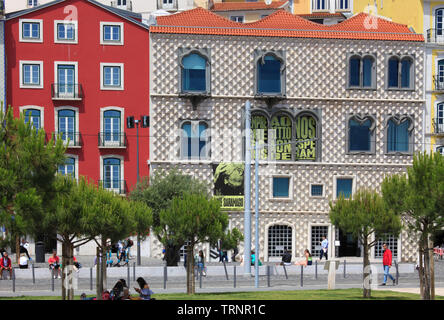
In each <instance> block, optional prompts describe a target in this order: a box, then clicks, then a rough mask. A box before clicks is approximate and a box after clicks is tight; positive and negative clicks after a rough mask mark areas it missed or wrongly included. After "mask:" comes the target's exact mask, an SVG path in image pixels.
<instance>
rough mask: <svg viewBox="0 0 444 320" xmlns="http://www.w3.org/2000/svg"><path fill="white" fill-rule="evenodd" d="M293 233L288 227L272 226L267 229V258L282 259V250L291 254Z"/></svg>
mask: <svg viewBox="0 0 444 320" xmlns="http://www.w3.org/2000/svg"><path fill="white" fill-rule="evenodd" d="M292 249H293V232H292V229H291V227H290V226H287V225H274V226H271V227H269V228H268V257H282V255H283V254H284V250H287V251H289V252H292Z"/></svg>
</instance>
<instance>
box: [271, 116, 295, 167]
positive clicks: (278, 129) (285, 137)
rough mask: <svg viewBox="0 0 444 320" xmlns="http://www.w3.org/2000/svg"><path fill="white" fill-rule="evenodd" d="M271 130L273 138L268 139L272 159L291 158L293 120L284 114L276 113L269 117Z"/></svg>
mask: <svg viewBox="0 0 444 320" xmlns="http://www.w3.org/2000/svg"><path fill="white" fill-rule="evenodd" d="M271 132H272V134H273V138H274V139H271V137H270V139H269V141H270V144H271V145H275V147H273V146H271V147H270V150H273V151H274V152H273V153H274V157H272V160H284V161H291V160H292V151H291V140H292V136H293V122H292V120H291V118H290V117H289V116H287V115H285V114H278V115H275V116H273V117H272V118H271Z"/></svg>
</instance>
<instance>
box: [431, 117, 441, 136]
mask: <svg viewBox="0 0 444 320" xmlns="http://www.w3.org/2000/svg"><path fill="white" fill-rule="evenodd" d="M432 127H433V134H434V135H444V119H443V118H435V119H433V120H432Z"/></svg>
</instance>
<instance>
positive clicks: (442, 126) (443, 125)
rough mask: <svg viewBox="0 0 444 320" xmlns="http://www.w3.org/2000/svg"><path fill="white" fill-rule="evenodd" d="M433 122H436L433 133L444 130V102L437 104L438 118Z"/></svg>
mask: <svg viewBox="0 0 444 320" xmlns="http://www.w3.org/2000/svg"><path fill="white" fill-rule="evenodd" d="M433 124H434V132H433V133H443V132H444V102H441V103H438V104H437V105H436V118H435V119H434V120H433Z"/></svg>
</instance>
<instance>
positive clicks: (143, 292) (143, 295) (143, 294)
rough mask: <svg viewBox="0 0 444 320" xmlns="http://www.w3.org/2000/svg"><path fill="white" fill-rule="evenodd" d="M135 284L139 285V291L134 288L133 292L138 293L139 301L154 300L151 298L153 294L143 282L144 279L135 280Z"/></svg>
mask: <svg viewBox="0 0 444 320" xmlns="http://www.w3.org/2000/svg"><path fill="white" fill-rule="evenodd" d="M137 283H138V284H139V287H140V289H139V288H134V290H136V292H138V293H139V295H140V300H155V299H154V298H151V295H152V294H154V292H153V291H151V289H150V287H149V285H148V283H147V282H146V281H145V279H144V278H142V277H139V278H137Z"/></svg>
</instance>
